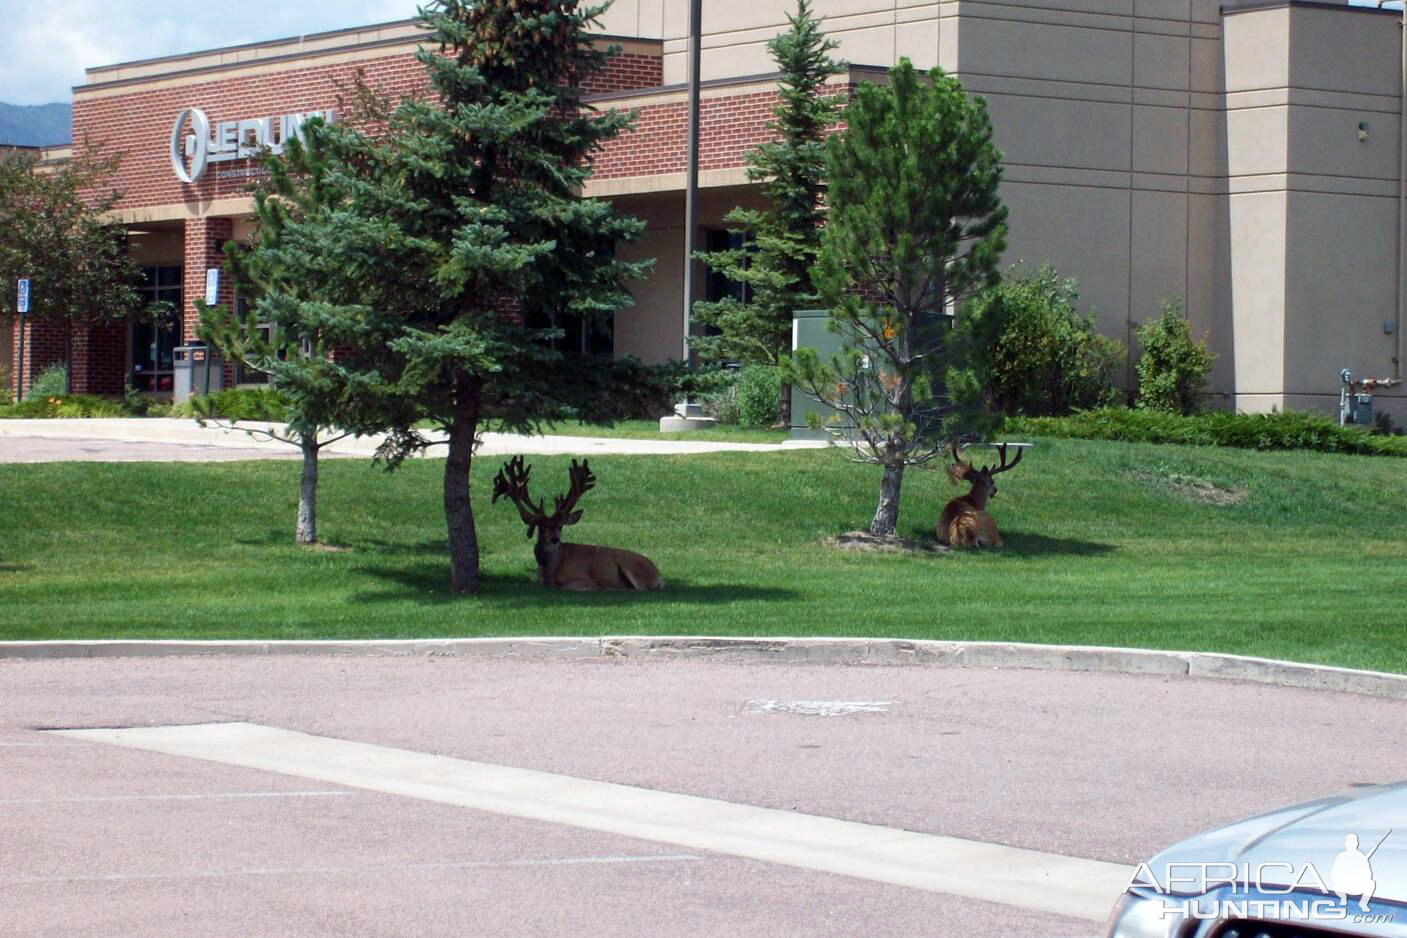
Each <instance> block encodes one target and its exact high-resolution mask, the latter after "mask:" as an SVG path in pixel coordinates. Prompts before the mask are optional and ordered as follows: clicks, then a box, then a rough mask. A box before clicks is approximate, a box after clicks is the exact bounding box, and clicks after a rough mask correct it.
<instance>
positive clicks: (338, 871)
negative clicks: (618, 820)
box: [0, 853, 703, 886]
mask: <svg viewBox="0 0 1407 938" xmlns="http://www.w3.org/2000/svg"><path fill="white" fill-rule="evenodd" d="M702 859H703V857H698V856H694V855H693V854H688V853H671V854H662V855H661V854H656V855H647V856H618V857H546V858H543V859H538V860H462V861H458V862H455V861H447V862H444V863H395V864H384V865H380V866H290V867H279V868H268V869H248V870H212V871H210V872H205V873H192V872H181V873H95V874H91V875H87V876H23V877H20V878H18V879H0V886H38V885H48V884H51V883H125V882H134V881H140V882H145V881H148V880H172V879H231V878H235V877H240V876H337V875H352V876H355V875H358V874H367V873H409V872H416V873H423V872H433V871H435V870H478V869H496V868H500V867H501V868H504V869H509V868H512V867H541V866H594V865H615V864H622V863H681V862H687V861H691V860H702Z"/></svg>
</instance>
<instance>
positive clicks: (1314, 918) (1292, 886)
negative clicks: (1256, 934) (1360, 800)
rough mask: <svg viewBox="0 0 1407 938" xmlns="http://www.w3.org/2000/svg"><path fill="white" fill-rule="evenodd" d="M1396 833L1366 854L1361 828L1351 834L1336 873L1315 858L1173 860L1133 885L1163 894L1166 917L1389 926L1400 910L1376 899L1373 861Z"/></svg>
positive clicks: (1143, 868)
mask: <svg viewBox="0 0 1407 938" xmlns="http://www.w3.org/2000/svg"><path fill="white" fill-rule="evenodd" d="M1391 835H1392V831H1388V832H1387V833H1386V834H1384V835H1383V836H1382V837H1381V838H1379V839H1378V841H1377V844H1376V845H1375V846H1374V847H1373V848H1372V849H1371V850H1368V851H1366V852H1364V851H1363V850H1362V849H1361V845H1360V842H1359V839H1358V835H1357V834H1349V835H1347V836H1346V837H1345V838H1344V850H1343V852H1342V853H1340V854H1339V855H1338V856H1337V857H1336V858H1335V860H1334V865H1333V867H1332V868H1331V869H1330V870H1329V871H1328V873H1329V875H1328V876H1325V875H1323V871H1322V870H1320V869H1317V868H1316V867H1315V866H1314V864H1312V863H1301V864H1294V863H1285V862H1266V863H1257V864H1249V863H1247V864H1237V863H1184V862H1172V863H1168V864H1167V865H1166V867H1165V869H1164V878H1163V879H1162V880H1159V878H1158V877H1156V876H1155V875H1154V873H1153V870H1152V869H1150V868H1149V866H1148V864H1146V863H1144V864H1140V865H1139V867H1138V870H1137V871H1136V872H1135V874H1134V877H1133V879H1132V880H1131V881H1130V884H1129V885H1130V888H1134V887H1138V888H1141V889H1145V890H1151V891H1152V892H1154V893H1156V894H1157V895H1158V896H1160V897H1161V898H1162V903H1163V906H1162V912H1161V914H1160V916H1159V917H1160V918H1164V919H1167V918H1174V919H1183V920H1215V919H1222V918H1252V919H1263V920H1269V921H1291V922H1321V921H1329V922H1352V923H1354V924H1387V923H1391V922H1392V921H1393V915H1392V913H1390V912H1387V911H1385V910H1379V909H1376V908H1374V906H1373V905H1372V902H1373V897H1374V895H1375V894H1376V892H1377V888H1378V884H1377V882H1376V881H1375V879H1374V878H1373V866H1372V860H1373V855H1374V854H1375V853H1377V852H1378V848H1379V847H1381V846H1382V845H1383V843H1384V842H1385V841H1386V840H1387V839H1388V837H1390V836H1391ZM1335 900H1337V901H1335ZM1355 906H1356V908H1355Z"/></svg>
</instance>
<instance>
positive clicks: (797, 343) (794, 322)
mask: <svg viewBox="0 0 1407 938" xmlns="http://www.w3.org/2000/svg"><path fill="white" fill-rule="evenodd" d="M828 322H830V311H829V310H824V309H799V310H797V311H796V312H794V313H792V319H791V350H792V351H793V352H795V351H796V350H797V349H799V348H813V349H815V350H816V354H817V355H819V356H820V357H821V361H823V362H824V361H829V360H830V358H831V356H833V355H835V354H836V353H837V352H839V351H840V348H841V338H840V336H838V335H836V334H835V333H834V332H831V331H830V330H829V329H827V328H826V324H827V323H828ZM811 414H815V415H816V416H817V417H818V418H819V419H820V421H821V423H823V424H826V425H828V426H829V425H832V422H833V421H834V420H835V418H836V417H837V414H836V412H835V410H834V409H833V408H830V407H826V406H824V405H822V404H818V403H816V402H815V401H813V400H812V399H811V398H809V397H807V396H806V395H805V394H803V393H802V392H801V391H800V390H799V389H797V388H795V387H793V388H792V389H791V436H792V439H794V440H815V439H825V438H826V437H827V436H828V434H827V433H826V432H825V431H824V430H813V429H812V428H811V426H810V424H811V417H810V415H811ZM840 419H841V420H842V421H844V422H842V423H839V424H835V425H836V426H842V427H851V426H854V424H853V423H852V422H851V421H850V420H849V418H846V417H841V418H840Z"/></svg>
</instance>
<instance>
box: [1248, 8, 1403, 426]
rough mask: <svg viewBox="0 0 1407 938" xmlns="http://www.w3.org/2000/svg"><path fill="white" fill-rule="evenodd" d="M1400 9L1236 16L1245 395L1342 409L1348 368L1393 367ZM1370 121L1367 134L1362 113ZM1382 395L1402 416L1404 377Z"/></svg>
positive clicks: (1259, 405) (1254, 404)
mask: <svg viewBox="0 0 1407 938" xmlns="http://www.w3.org/2000/svg"><path fill="white" fill-rule="evenodd" d="M1399 42H1400V36H1399V33H1398V26H1397V17H1395V16H1392V15H1383V14H1376V13H1370V12H1356V11H1348V10H1339V9H1333V8H1313V7H1307V6H1290V7H1282V8H1277V9H1265V10H1254V11H1245V12H1240V13H1234V14H1232V15H1229V16H1227V17H1226V43H1227V46H1226V62H1227V66H1226V67H1227V89H1226V102H1227V105H1226V106H1227V114H1226V128H1227V145H1228V160H1229V179H1228V185H1229V189H1230V193H1231V194H1230V197H1229V198H1230V205H1231V213H1230V214H1231V217H1230V222H1231V231H1232V235H1233V238H1232V243H1231V246H1230V250H1229V252H1228V253H1229V258H1230V267H1231V279H1232V284H1233V296H1234V310H1235V316H1234V322H1233V323H1232V333H1233V337H1232V342H1233V344H1234V346H1235V363H1236V402H1237V406H1238V407H1239V408H1241V409H1243V410H1268V409H1270V408H1271V407H1282V408H1283V407H1293V408H1312V409H1316V410H1326V411H1327V410H1334V409H1335V408H1336V407H1337V403H1338V386H1339V382H1338V372H1339V370H1340V369H1341V368H1348V369H1349V370H1350V371H1352V372H1353V373H1354V374H1355V375H1357V376H1359V377H1387V376H1390V375H1392V373H1393V361H1392V359H1393V356H1394V354H1395V353H1396V346H1397V337H1396V335H1395V334H1391V335H1390V334H1387V333H1386V332H1385V330H1384V323H1387V322H1394V323H1395V319H1396V310H1397V263H1398V258H1399V256H1400V246H1399V243H1398V171H1399V170H1398V147H1399V145H1400V128H1399V97H1398V94H1399V90H1398V89H1399V83H1400V81H1401V72H1400V64H1399V63H1400V54H1401V50H1400V46H1399ZM1360 123H1366V124H1367V125H1368V135H1367V139H1366V140H1360V139H1359V133H1358V129H1359V124H1360ZM1376 404H1377V407H1378V409H1379V410H1383V411H1386V412H1388V413H1390V414H1392V415H1393V416H1394V418H1395V419H1397V420H1398V421H1399V422H1400V421H1403V420H1407V398H1404V397H1403V396H1402V393H1401V389H1396V390H1394V391H1389V392H1382V391H1380V392H1378V394H1377V396H1376Z"/></svg>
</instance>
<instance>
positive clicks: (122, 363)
mask: <svg viewBox="0 0 1407 938" xmlns="http://www.w3.org/2000/svg"><path fill="white" fill-rule="evenodd" d="M71 367H72V369H73V392H74V393H75V394H105V395H109V396H115V395H118V394H121V393H122V391H123V389H124V387H125V386H126V383H127V323H126V322H106V323H99V324H97V325H94V326H91V327H89V328H87V329H84V330H82V331H81V332H76V333H75V334H74V337H73V362H72V366H71Z"/></svg>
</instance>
